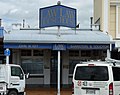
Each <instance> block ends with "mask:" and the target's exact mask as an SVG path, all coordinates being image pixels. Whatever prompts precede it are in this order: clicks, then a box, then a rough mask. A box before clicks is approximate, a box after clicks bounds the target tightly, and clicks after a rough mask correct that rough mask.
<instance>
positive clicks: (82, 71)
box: [75, 66, 109, 81]
mask: <svg viewBox="0 0 120 95" xmlns="http://www.w3.org/2000/svg"><path fill="white" fill-rule="evenodd" d="M108 79H109V77H108V68H107V67H106V66H78V67H77V68H76V73H75V80H86V81H107V80H108Z"/></svg>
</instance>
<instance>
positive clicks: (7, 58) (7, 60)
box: [6, 56, 9, 64]
mask: <svg viewBox="0 0 120 95" xmlns="http://www.w3.org/2000/svg"><path fill="white" fill-rule="evenodd" d="M6 64H9V56H6Z"/></svg>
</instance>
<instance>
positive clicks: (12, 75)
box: [0, 64, 25, 95]
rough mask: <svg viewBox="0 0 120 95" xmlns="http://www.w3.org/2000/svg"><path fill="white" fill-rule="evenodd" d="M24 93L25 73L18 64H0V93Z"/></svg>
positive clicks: (2, 94)
mask: <svg viewBox="0 0 120 95" xmlns="http://www.w3.org/2000/svg"><path fill="white" fill-rule="evenodd" d="M19 94H20V95H24V94H25V74H24V72H23V70H22V68H21V67H20V66H19V65H15V64H0V95H19Z"/></svg>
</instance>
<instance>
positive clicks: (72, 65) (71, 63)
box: [69, 60, 80, 74]
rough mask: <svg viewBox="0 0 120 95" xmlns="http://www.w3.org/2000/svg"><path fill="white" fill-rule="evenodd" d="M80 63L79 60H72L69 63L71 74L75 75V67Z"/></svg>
mask: <svg viewBox="0 0 120 95" xmlns="http://www.w3.org/2000/svg"><path fill="white" fill-rule="evenodd" d="M79 62H80V61H79V60H70V61H69V74H73V71H74V68H75V65H76V64H78V63H79Z"/></svg>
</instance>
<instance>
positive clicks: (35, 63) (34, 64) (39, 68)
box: [21, 58, 43, 74]
mask: <svg viewBox="0 0 120 95" xmlns="http://www.w3.org/2000/svg"><path fill="white" fill-rule="evenodd" d="M21 66H22V68H23V70H24V72H25V73H30V74H43V59H42V58H36V59H30V58H28V59H22V64H21Z"/></svg>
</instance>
